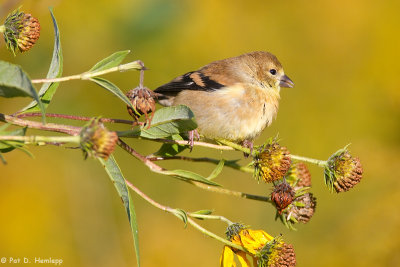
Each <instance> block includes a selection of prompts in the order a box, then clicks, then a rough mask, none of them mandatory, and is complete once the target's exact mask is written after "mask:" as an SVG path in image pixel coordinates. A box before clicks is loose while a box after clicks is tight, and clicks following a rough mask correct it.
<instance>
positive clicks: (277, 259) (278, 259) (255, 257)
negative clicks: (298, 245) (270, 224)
mask: <svg viewBox="0 0 400 267" xmlns="http://www.w3.org/2000/svg"><path fill="white" fill-rule="evenodd" d="M227 236H228V238H229V240H230V241H231V242H232V243H234V244H236V245H239V246H242V247H243V248H244V249H245V250H246V251H247V252H244V251H241V250H238V249H235V248H231V247H229V246H224V249H223V252H222V255H221V258H220V266H221V267H233V266H234V267H236V263H235V259H234V256H235V255H236V256H237V258H238V260H239V262H240V264H241V266H242V267H251V266H280V264H282V265H283V264H286V265H285V266H295V265H296V258H295V254H294V250H293V247H292V245H289V244H285V243H284V242H283V241H282V240H281V238H280V237H278V238H274V237H272V236H271V235H269V234H267V233H266V232H264V231H263V230H251V229H248V228H246V227H244V226H243V225H241V224H237V223H235V224H232V225H230V226H229V227H228V230H227ZM249 258H250V260H251V261H250V260H249Z"/></svg>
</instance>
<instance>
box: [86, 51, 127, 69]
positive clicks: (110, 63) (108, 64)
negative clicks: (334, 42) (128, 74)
mask: <svg viewBox="0 0 400 267" xmlns="http://www.w3.org/2000/svg"><path fill="white" fill-rule="evenodd" d="M130 52H131V51H130V50H125V51H119V52H115V53H114V54H112V55H111V56H109V57H106V58H105V59H103V60H101V61H99V62H97V63H96V65H94V66H93V67H92V68H91V69H90V70H89V71H88V72H97V71H102V70H106V69H110V68H113V67H116V66H118V65H119V64H120V63H121V62H122V60H124V58H125V57H126V56H127V55H128V54H129V53H130Z"/></svg>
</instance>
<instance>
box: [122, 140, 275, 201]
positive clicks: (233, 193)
mask: <svg viewBox="0 0 400 267" xmlns="http://www.w3.org/2000/svg"><path fill="white" fill-rule="evenodd" d="M118 145H119V146H120V147H121V148H123V149H124V150H125V151H127V152H128V153H130V154H131V155H132V156H134V157H135V158H137V159H138V160H140V161H142V162H143V163H144V164H145V165H146V166H147V167H149V169H150V170H151V171H153V172H155V173H160V174H165V171H167V170H166V169H164V168H162V167H161V166H159V165H157V164H155V163H154V162H152V161H151V160H150V159H148V158H146V157H145V156H143V155H141V154H139V153H138V152H137V151H136V150H134V149H133V148H132V147H130V146H129V145H128V144H126V143H125V142H124V141H122V140H121V139H120V138H119V139H118ZM190 183H191V184H193V185H194V186H196V187H199V188H201V189H204V190H207V191H211V192H215V193H220V194H225V195H230V196H235V197H240V198H246V199H252V200H258V201H264V202H271V200H270V199H269V197H264V196H258V195H252V194H247V193H243V192H239V191H233V190H229V189H225V188H220V187H215V186H210V185H206V184H203V183H200V182H196V181H190Z"/></svg>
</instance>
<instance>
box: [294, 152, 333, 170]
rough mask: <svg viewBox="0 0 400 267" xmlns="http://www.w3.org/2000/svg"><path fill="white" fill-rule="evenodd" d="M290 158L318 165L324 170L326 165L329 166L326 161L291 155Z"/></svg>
mask: <svg viewBox="0 0 400 267" xmlns="http://www.w3.org/2000/svg"><path fill="white" fill-rule="evenodd" d="M290 157H291V158H292V159H296V160H300V161H305V162H309V163H312V164H316V165H318V166H319V167H323V168H325V167H326V165H327V164H328V163H327V161H325V160H319V159H313V158H307V157H303V156H297V155H290Z"/></svg>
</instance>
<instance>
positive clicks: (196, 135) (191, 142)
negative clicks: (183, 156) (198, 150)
mask: <svg viewBox="0 0 400 267" xmlns="http://www.w3.org/2000/svg"><path fill="white" fill-rule="evenodd" d="M188 135H189V146H190V152H192V149H193V146H194V138H196V139H197V140H200V135H199V132H198V131H197V129H194V130H191V131H189V132H188Z"/></svg>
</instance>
